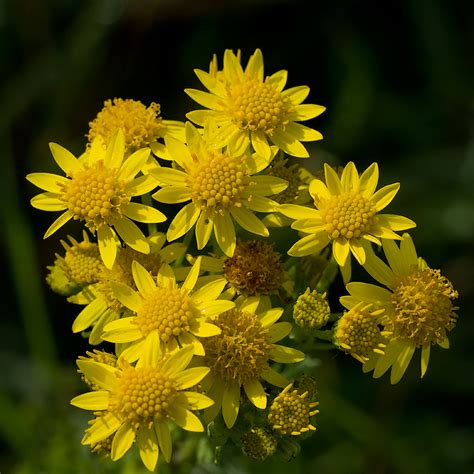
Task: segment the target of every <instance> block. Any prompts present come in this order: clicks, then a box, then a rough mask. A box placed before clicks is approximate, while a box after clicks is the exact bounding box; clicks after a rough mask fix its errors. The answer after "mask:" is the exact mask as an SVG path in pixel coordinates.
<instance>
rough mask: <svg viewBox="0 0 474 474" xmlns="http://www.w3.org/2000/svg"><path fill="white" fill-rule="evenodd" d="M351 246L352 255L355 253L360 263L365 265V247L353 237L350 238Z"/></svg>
mask: <svg viewBox="0 0 474 474" xmlns="http://www.w3.org/2000/svg"><path fill="white" fill-rule="evenodd" d="M349 248H350V250H351V253H352V255H354V257H355V258H356V260H357V261H358V262H359V264H360V265H364V263H365V250H364V247H363V246H362V245H361V244H360V243H359V242H358V241H357V240H356V239H351V240H349Z"/></svg>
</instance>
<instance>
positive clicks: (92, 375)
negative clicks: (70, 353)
mask: <svg viewBox="0 0 474 474" xmlns="http://www.w3.org/2000/svg"><path fill="white" fill-rule="evenodd" d="M76 363H77V366H78V367H79V370H80V371H81V372H82V373H83V374H84V375H85V376H86V377H87V378H88V379H89V380H90V381H91V382H92V383H94V384H96V385H98V386H99V387H100V388H103V389H104V390H108V391H113V390H114V389H115V387H116V386H117V374H118V373H119V370H118V369H115V368H113V367H111V366H110V365H107V364H102V363H100V362H96V361H94V360H83V359H78V360H77V362H76Z"/></svg>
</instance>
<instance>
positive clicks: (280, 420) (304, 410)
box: [268, 384, 319, 436]
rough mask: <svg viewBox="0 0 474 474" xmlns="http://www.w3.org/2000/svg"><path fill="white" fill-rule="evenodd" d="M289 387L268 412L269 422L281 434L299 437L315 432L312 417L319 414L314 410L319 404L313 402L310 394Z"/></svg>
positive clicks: (274, 401) (280, 394) (279, 395)
mask: <svg viewBox="0 0 474 474" xmlns="http://www.w3.org/2000/svg"><path fill="white" fill-rule="evenodd" d="M292 388H293V385H292V384H290V385H287V386H286V387H285V388H284V389H283V390H282V391H281V392H280V393H279V394H278V396H277V397H276V398H275V399H274V400H273V402H272V404H271V406H270V410H269V412H268V421H269V422H270V425H271V426H272V428H273V429H274V430H275V431H276V432H277V433H279V434H282V435H291V436H299V435H301V434H302V433H306V432H308V431H315V430H316V427H315V426H313V425H312V424H311V417H313V416H314V415H316V414H318V413H319V410H314V408H316V407H317V406H318V405H319V402H312V401H311V400H310V399H309V397H308V392H304V393H302V394H301V393H299V392H298V390H291V389H292Z"/></svg>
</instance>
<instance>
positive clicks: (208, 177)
mask: <svg viewBox="0 0 474 474" xmlns="http://www.w3.org/2000/svg"><path fill="white" fill-rule="evenodd" d="M209 128H210V127H209ZM209 128H205V129H204V136H203V137H201V135H200V133H199V132H198V131H197V130H196V129H195V128H194V126H192V125H191V124H190V123H189V122H188V123H187V124H186V141H187V145H185V144H183V143H181V142H180V141H178V140H176V139H174V138H172V137H169V138H168V139H166V140H165V143H166V146H167V148H168V151H169V153H170V155H171V156H172V157H173V159H174V160H175V162H176V163H177V164H178V165H179V166H180V167H181V168H182V171H181V170H178V169H172V168H164V167H163V168H159V169H155V170H153V175H154V176H155V177H156V178H157V179H158V180H159V182H160V184H161V186H162V189H160V190H158V191H157V192H156V193H155V194H153V198H154V199H156V200H157V201H160V202H164V203H181V202H186V201H191V202H190V203H189V204H186V205H185V206H184V207H183V208H182V209H181V210H180V211H179V212H178V213H177V215H176V217H175V218H174V219H173V221H172V222H171V224H170V226H169V229H168V234H167V236H168V240H170V241H171V240H175V239H177V238H179V237H181V236H182V235H184V234H186V233H187V232H188V231H189V230H190V229H191V228H192V227H193V226H194V225H196V231H195V232H196V239H197V244H198V249H202V248H204V246H205V245H206V244H207V242H208V241H209V239H210V237H211V233H212V231H213V230H214V235H215V237H216V240H217V243H218V244H219V246H220V248H221V249H222V251H223V252H224V253H225V254H226V255H228V256H229V257H231V256H232V254H233V252H234V249H235V245H236V236H235V227H234V221H235V222H237V223H238V224H239V225H240V226H242V227H243V228H244V229H245V230H248V231H249V232H252V233H254V234H257V235H261V236H264V237H267V236H268V235H269V233H268V229H267V228H266V227H265V225H264V224H263V223H262V221H261V220H260V219H258V218H257V217H256V216H255V214H254V211H257V212H270V211H272V210H274V209H275V206H277V204H276V202H275V201H273V200H271V199H268V198H266V197H265V196H268V195H271V194H276V193H278V192H280V191H282V190H284V189H285V188H286V186H287V183H286V181H284V180H282V179H280V178H275V177H271V176H255V173H257V172H259V171H261V170H262V169H263V168H265V166H267V164H268V162H267V161H266V160H265V159H263V158H261V157H259V156H257V155H254V156H252V157H250V156H247V155H236V154H232V153H231V152H230V151H229V150H228V149H226V150H221V149H216V148H215V146H214V145H212V143H211V138H210V137H209V135H208V132H209ZM209 133H210V132H209Z"/></svg>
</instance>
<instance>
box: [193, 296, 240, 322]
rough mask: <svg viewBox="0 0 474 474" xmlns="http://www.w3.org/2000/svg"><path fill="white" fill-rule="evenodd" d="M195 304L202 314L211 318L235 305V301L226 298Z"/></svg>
mask: <svg viewBox="0 0 474 474" xmlns="http://www.w3.org/2000/svg"><path fill="white" fill-rule="evenodd" d="M196 306H197V308H198V309H199V310H200V311H201V313H202V314H203V315H204V316H207V317H208V318H212V317H213V316H217V315H218V314H220V313H224V312H225V311H229V310H230V309H232V308H233V307H234V306H235V303H234V302H233V301H228V300H217V301H212V302H210V303H207V302H204V303H203V304H199V305H196Z"/></svg>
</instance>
